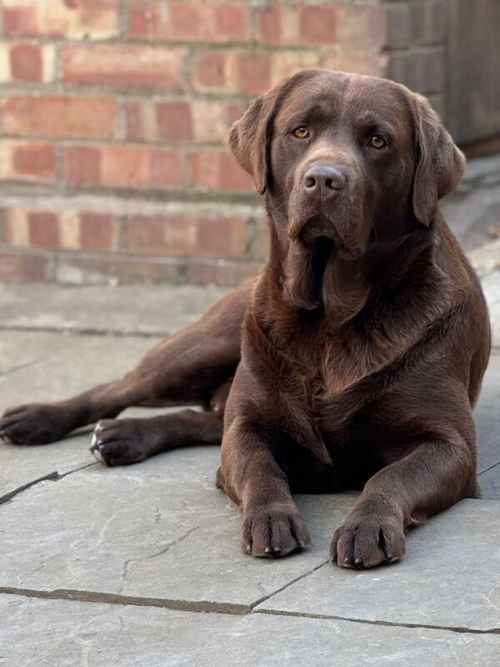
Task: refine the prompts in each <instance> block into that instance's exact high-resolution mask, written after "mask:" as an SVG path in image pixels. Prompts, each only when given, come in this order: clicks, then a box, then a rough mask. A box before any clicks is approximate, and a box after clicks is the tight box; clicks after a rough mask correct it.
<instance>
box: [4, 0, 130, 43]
mask: <svg viewBox="0 0 500 667" xmlns="http://www.w3.org/2000/svg"><path fill="white" fill-rule="evenodd" d="M9 5H11V6H9V7H5V8H4V22H5V31H6V33H7V34H8V35H37V36H38V35H40V36H50V37H69V38H83V37H86V38H103V37H111V36H113V35H116V34H117V33H118V30H119V20H118V12H119V0H43V2H42V0H32V2H31V6H25V5H26V2H19V5H18V6H16V3H15V2H10V3H9Z"/></svg>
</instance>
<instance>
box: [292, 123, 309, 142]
mask: <svg viewBox="0 0 500 667" xmlns="http://www.w3.org/2000/svg"><path fill="white" fill-rule="evenodd" d="M292 134H293V136H294V137H295V138H296V139H309V136H310V134H311V133H310V132H309V130H308V129H307V127H304V125H301V126H300V127H296V128H295V130H294V131H293V132H292Z"/></svg>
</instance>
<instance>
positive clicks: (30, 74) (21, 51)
mask: <svg viewBox="0 0 500 667" xmlns="http://www.w3.org/2000/svg"><path fill="white" fill-rule="evenodd" d="M10 71H11V76H12V79H13V80H14V81H26V82H29V83H33V82H40V81H42V80H43V58H42V51H41V48H40V46H39V45H38V44H14V45H13V46H12V47H11V49H10Z"/></svg>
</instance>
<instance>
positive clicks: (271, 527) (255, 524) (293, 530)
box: [242, 508, 311, 558]
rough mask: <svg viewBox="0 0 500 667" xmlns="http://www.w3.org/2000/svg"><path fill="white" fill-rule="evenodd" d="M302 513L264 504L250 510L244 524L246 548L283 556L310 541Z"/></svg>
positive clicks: (260, 555) (255, 552)
mask: <svg viewBox="0 0 500 667" xmlns="http://www.w3.org/2000/svg"><path fill="white" fill-rule="evenodd" d="M310 542H311V538H310V536H309V531H308V530H307V528H306V526H305V524H304V521H303V519H302V517H301V516H300V515H299V514H298V513H297V511H295V510H290V512H287V511H284V510H274V509H272V508H267V509H266V508H264V509H262V510H257V511H254V512H250V513H248V514H247V515H246V516H245V517H244V518H243V524H242V550H243V552H244V553H247V554H251V555H252V556H256V557H258V558H279V557H282V556H287V555H288V554H291V553H293V552H294V551H297V550H300V549H303V548H304V547H306V546H307V545H308V544H310Z"/></svg>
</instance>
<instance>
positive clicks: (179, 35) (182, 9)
mask: <svg viewBox="0 0 500 667" xmlns="http://www.w3.org/2000/svg"><path fill="white" fill-rule="evenodd" d="M210 13H211V8H210V7H209V6H206V5H204V4H203V3H201V2H186V1H185V0H183V1H182V2H176V1H175V0H174V1H173V2H172V1H170V2H169V4H168V16H169V33H170V35H171V37H172V38H174V39H178V40H186V41H200V40H203V41H205V40H210V39H212V34H213V33H212V31H211V30H210V27H211V26H210V24H211V20H210V19H211V15H210Z"/></svg>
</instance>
